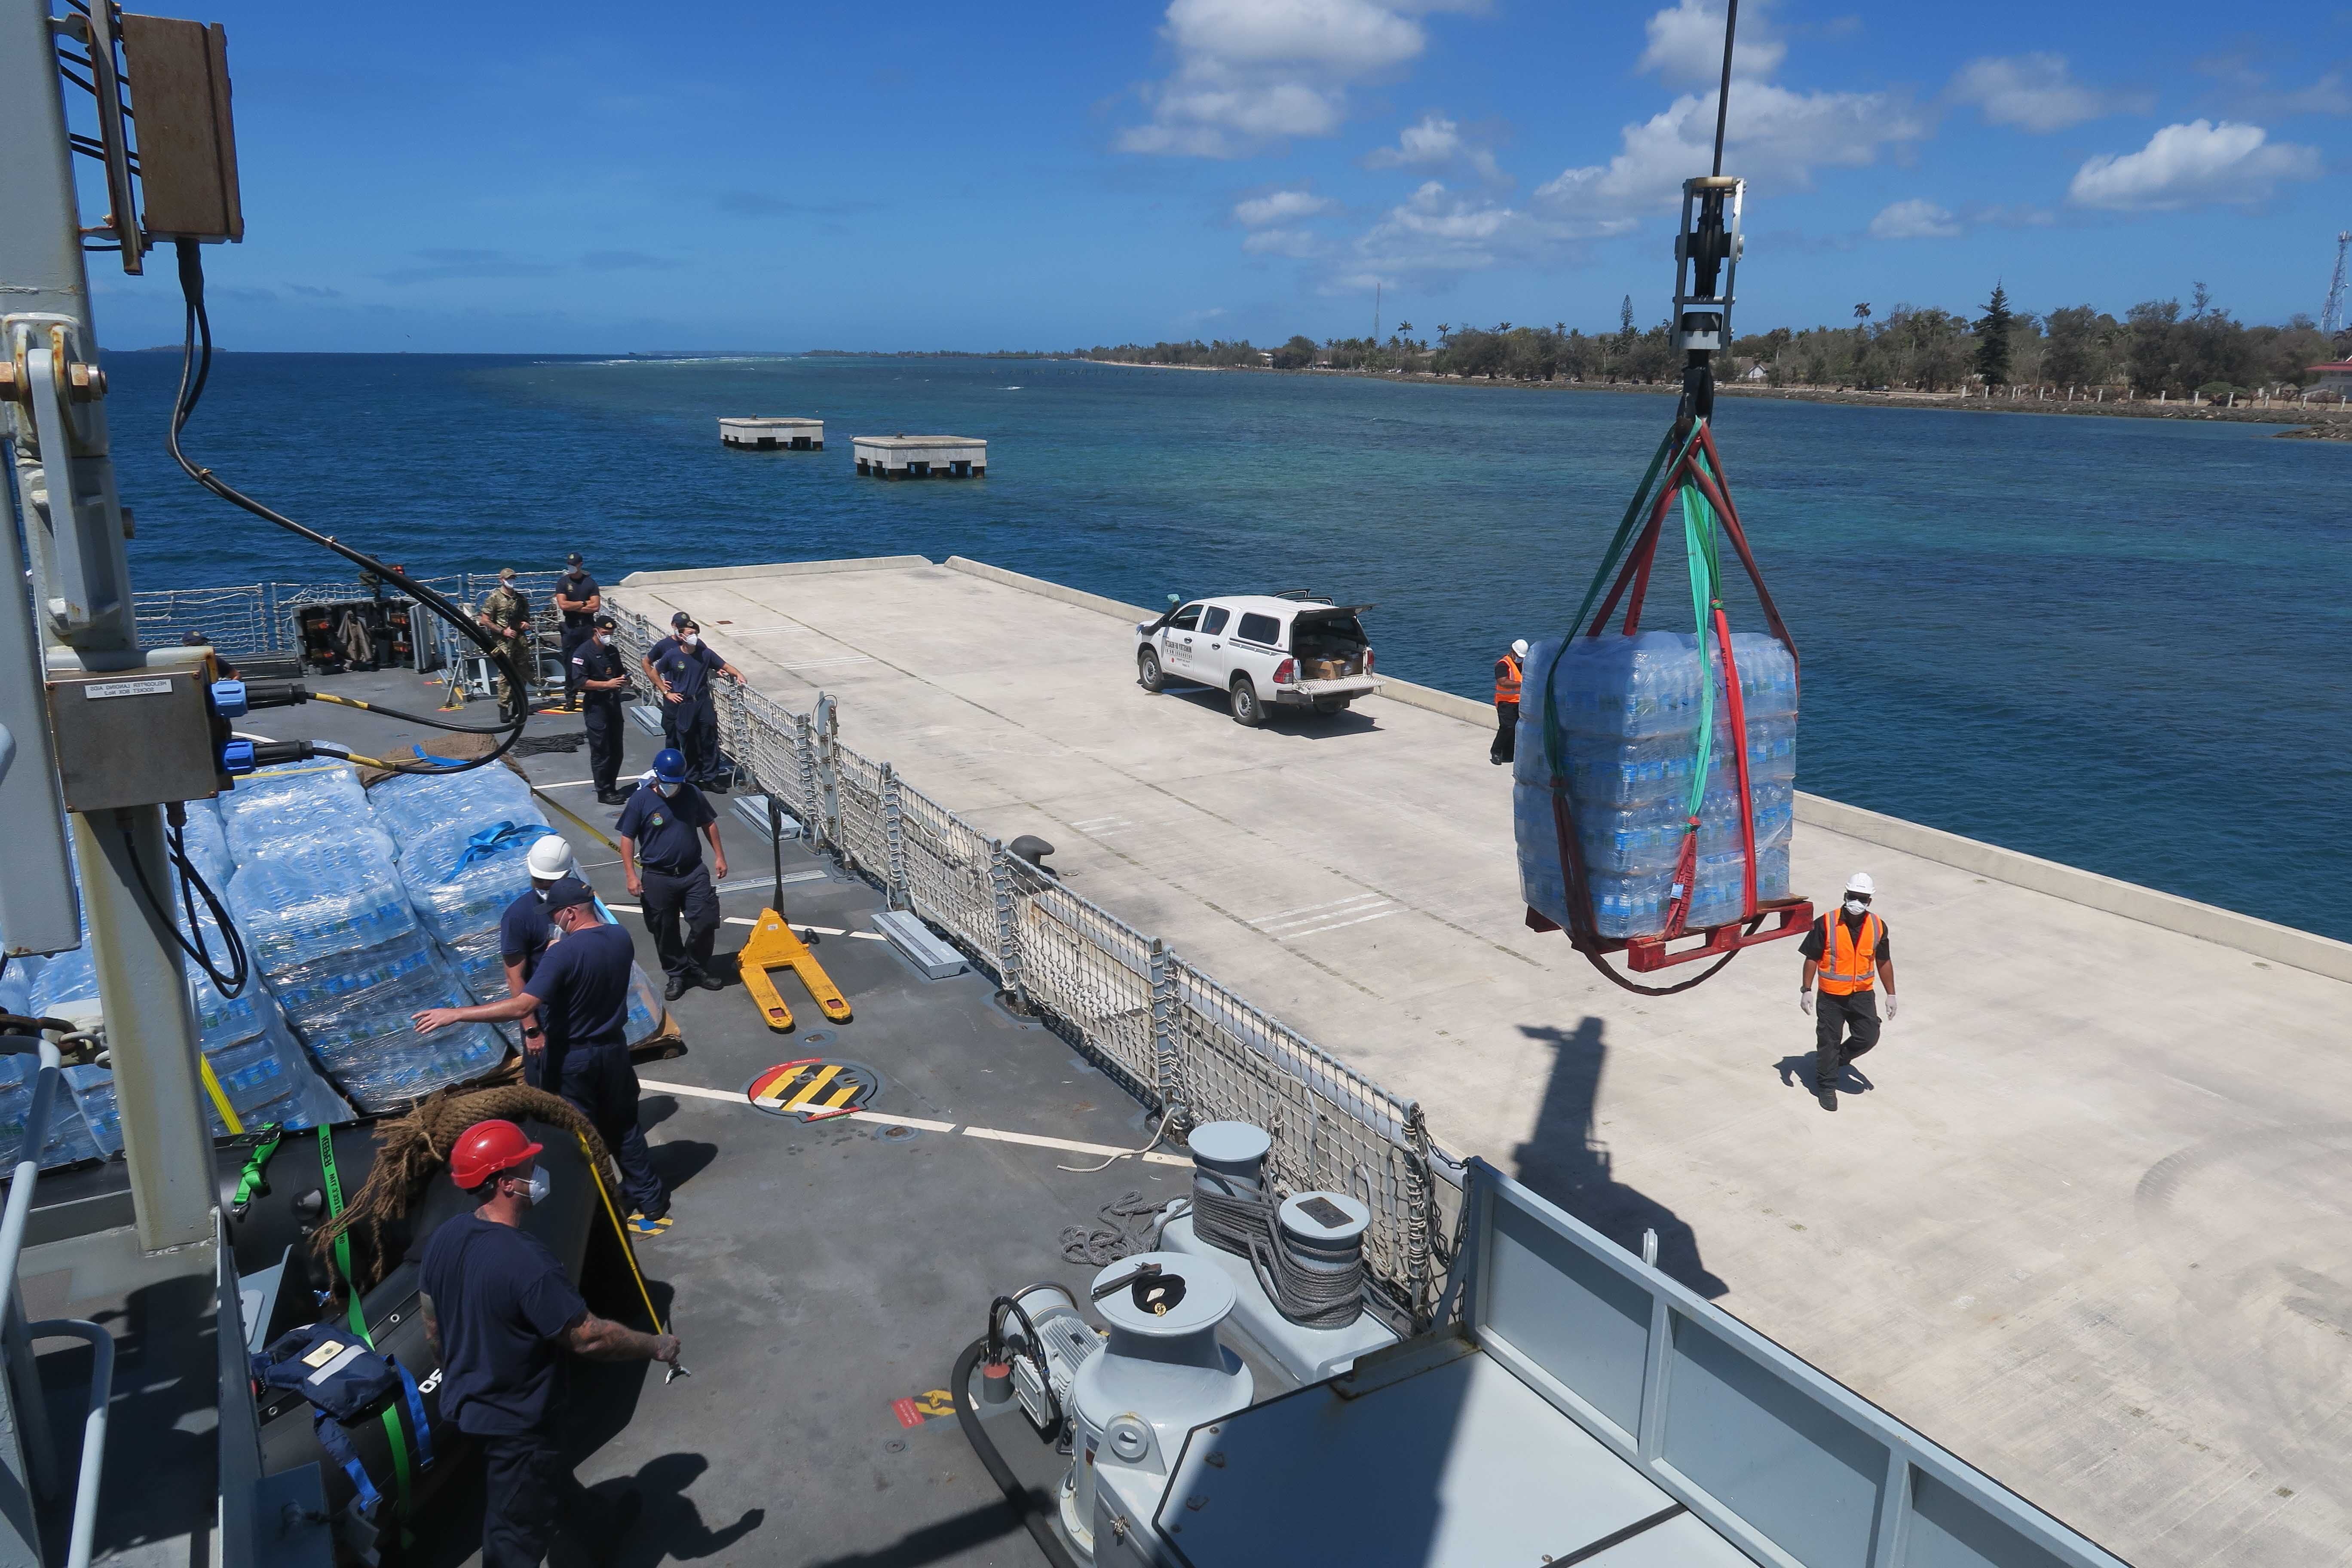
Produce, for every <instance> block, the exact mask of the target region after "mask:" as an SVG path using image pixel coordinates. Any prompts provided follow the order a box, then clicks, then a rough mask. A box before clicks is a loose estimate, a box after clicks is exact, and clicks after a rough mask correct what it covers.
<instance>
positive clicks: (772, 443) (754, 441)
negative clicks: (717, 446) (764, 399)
mask: <svg viewBox="0 0 2352 1568" xmlns="http://www.w3.org/2000/svg"><path fill="white" fill-rule="evenodd" d="M719 440H720V441H721V442H723V443H724V444H726V445H727V446H730V447H741V448H743V449H744V450H746V451H754V452H776V451H791V452H822V451H824V420H822V419H786V418H764V417H762V418H740V419H721V420H720V421H719Z"/></svg>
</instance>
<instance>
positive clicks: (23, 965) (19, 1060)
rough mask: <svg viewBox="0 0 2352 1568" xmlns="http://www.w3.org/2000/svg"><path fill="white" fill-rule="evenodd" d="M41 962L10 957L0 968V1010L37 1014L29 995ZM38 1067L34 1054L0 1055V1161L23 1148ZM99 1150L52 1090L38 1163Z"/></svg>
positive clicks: (9, 1161)
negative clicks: (3, 968) (53, 1099)
mask: <svg viewBox="0 0 2352 1568" xmlns="http://www.w3.org/2000/svg"><path fill="white" fill-rule="evenodd" d="M47 966H48V961H47V960H46V959H42V958H12V959H10V960H9V961H8V972H7V973H5V974H0V1013H15V1014H17V1015H18V1016H25V1015H27V1014H38V1013H39V1012H40V1007H39V1006H38V1005H37V1002H36V1001H35V998H36V997H37V995H38V994H39V993H40V977H41V972H42V971H43V970H44V969H46V968H47ZM40 1068H41V1064H40V1060H39V1058H37V1057H34V1056H30V1055H8V1056H0V1167H8V1166H14V1165H15V1164H16V1161H17V1158H18V1157H19V1155H20V1153H21V1152H22V1151H23V1148H24V1143H25V1119H26V1117H28V1116H30V1115H31V1114H32V1110H33V1079H34V1078H35V1076H36V1075H37V1074H38V1073H39V1071H40ZM99 1153H100V1150H99V1148H98V1146H97V1145H96V1144H95V1143H94V1142H92V1141H91V1139H90V1133H89V1127H88V1126H87V1125H86V1124H85V1123H84V1122H83V1121H82V1115H81V1111H80V1110H79V1109H78V1108H77V1107H76V1106H75V1104H74V1101H73V1098H72V1096H70V1095H64V1094H60V1095H59V1096H58V1098H57V1101H56V1103H55V1104H53V1105H52V1106H51V1107H50V1108H49V1130H48V1134H47V1137H45V1138H43V1139H42V1140H41V1164H42V1166H43V1168H44V1169H46V1168H47V1167H50V1166H54V1165H70V1164H72V1163H74V1162H75V1161H77V1160H92V1159H96V1158H97V1157H98V1155H99Z"/></svg>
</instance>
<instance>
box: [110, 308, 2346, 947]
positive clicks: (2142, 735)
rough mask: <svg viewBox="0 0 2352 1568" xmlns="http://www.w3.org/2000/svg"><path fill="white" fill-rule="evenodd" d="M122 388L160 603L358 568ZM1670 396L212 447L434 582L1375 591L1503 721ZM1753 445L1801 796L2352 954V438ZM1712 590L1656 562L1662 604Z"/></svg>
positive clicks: (597, 412) (403, 436)
mask: <svg viewBox="0 0 2352 1568" xmlns="http://www.w3.org/2000/svg"><path fill="white" fill-rule="evenodd" d="M109 368H110V376H111V379H112V384H113V386H114V389H115V390H114V392H113V395H111V397H110V404H109V406H110V415H111V418H112V421H113V429H114V433H115V444H116V447H117V449H118V450H117V460H118V464H119V467H120V469H121V476H122V485H123V491H124V497H125V500H127V501H129V502H130V503H131V505H132V506H133V507H134V508H135V509H136V510H137V511H138V515H139V538H138V542H137V543H136V544H135V546H134V547H133V548H134V565H135V567H136V570H137V572H138V574H139V580H140V582H141V583H142V585H146V586H161V585H163V584H167V583H178V584H215V583H232V582H250V581H254V580H257V579H259V578H263V577H307V578H318V577H320V576H335V575H339V573H338V572H336V571H335V569H334V563H331V562H330V561H327V560H325V559H323V558H321V557H320V556H319V555H318V553H317V552H310V551H308V550H307V549H305V548H304V547H302V546H300V545H299V543H298V542H295V541H293V540H292V539H290V538H289V537H287V536H284V535H280V534H277V533H274V532H272V531H268V530H266V529H265V528H263V527H262V526H261V525H260V524H258V523H252V522H249V521H247V520H245V519H244V518H243V517H242V515H241V514H238V513H235V512H232V511H230V510H228V509H226V508H225V507H222V506H220V505H219V504H218V503H215V502H214V501H212V500H209V499H208V498H206V497H205V496H203V495H202V494H201V493H200V492H198V491H197V490H196V489H194V487H193V486H191V485H190V484H189V483H188V482H187V481H186V480H185V479H184V478H182V477H181V476H180V475H179V473H178V472H177V470H176V469H174V468H172V467H171V466H170V463H169V460H168V458H165V456H164V455H163V424H164V418H165V415H166V413H167V410H168V406H169V399H170V394H171V388H172V384H173V382H174V381H175V379H176V377H177V373H178V360H177V358H176V356H173V355H165V354H155V353H142V354H125V355H117V356H114V357H113V359H112V360H111V362H110V367H109ZM1016 388H1017V390H1015V389H1016ZM1671 411H1672V405H1671V404H1670V403H1669V402H1668V401H1667V400H1666V399H1665V398H1664V397H1661V396H1654V395H1642V394H1608V393H1582V392H1578V393H1567V392H1551V393H1543V392H1529V391H1515V390H1503V389H1488V388H1479V387H1460V386H1435V385H1386V384H1376V383H1368V382H1363V381H1357V380H1342V379H1336V378H1335V379H1328V380H1327V379H1321V378H1314V377H1305V376H1253V375H1234V374H1199V373H1186V372H1175V371H1150V370H1139V369H1133V368H1128V367H1120V366H1106V365H1091V364H1083V363H1048V362H1021V361H1001V362H1000V361H976V360H895V359H884V360H868V359H834V358H825V359H800V360H698V361H623V362H617V363H616V362H602V361H589V360H524V359H514V358H493V357H487V356H486V357H478V358H476V357H453V356H411V355H350V356H344V355H308V354H306V355H272V354H236V355H226V356H224V357H223V358H222V359H221V360H220V361H219V362H218V363H217V364H216V366H215V373H214V376H213V383H212V389H211V391H210V392H209V393H208V394H207V395H206V398H205V405H204V407H203V408H202V409H201V410H200V411H199V413H198V416H197V418H196V421H195V423H194V426H192V427H191V431H190V435H189V446H190V448H191V450H192V452H194V454H195V455H196V456H197V458H198V459H199V460H200V461H203V462H206V463H209V464H211V465H213V466H214V467H215V468H219V469H220V470H221V471H222V472H223V473H224V474H226V475H227V476H228V477H230V478H231V479H233V480H235V481H236V482H237V483H239V484H241V485H242V486H244V487H245V488H246V489H248V490H251V491H253V492H254V493H255V494H257V495H258V496H260V497H262V498H263V499H265V500H269V501H271V502H273V503H274V504H276V505H278V507H279V508H280V509H281V510H289V511H290V512H293V513H294V514H295V515H298V516H300V517H302V518H304V519H305V520H306V521H311V522H314V523H316V524H317V525H319V526H320V527H322V528H325V529H327V530H329V531H333V532H337V533H339V534H341V535H343V536H345V537H347V538H350V539H352V540H355V541H358V542H362V543H363V544H365V545H367V546H368V547H370V548H373V549H375V550H376V551H377V552H380V553H383V554H384V555H385V556H387V557H388V558H390V559H394V560H397V561H400V562H402V563H404V564H405V565H407V566H408V567H410V568H411V569H413V570H420V571H434V572H445V571H452V570H457V569H463V568H473V569H482V568H488V567H495V566H499V565H501V564H506V563H509V562H511V563H515V564H518V565H522V566H526V567H551V566H554V565H556V564H558V563H560V562H561V559H562V552H564V551H565V550H567V549H570V548H573V547H577V548H579V549H580V550H582V551H583V552H586V553H587V554H588V556H589V557H590V560H591V563H592V566H593V568H594V569H595V570H596V571H598V572H599V573H600V574H604V575H605V577H606V580H608V581H610V580H612V579H613V578H616V577H618V576H619V575H621V574H623V573H625V572H627V571H631V570H639V569H648V568H657V567H669V566H691V565H702V564H710V563H729V562H752V561H767V560H780V559H794V558H805V557H817V556H831V555H875V554H886V553H897V552H912V553H918V554H923V555H928V556H930V557H932V558H933V559H939V558H941V557H944V556H946V555H949V554H963V555H969V556H973V557H976V558H978V559H981V560H985V561H992V562H995V563H999V564H1002V565H1005V566H1009V567H1012V568H1014V569H1015V570H1019V571H1024V572H1029V573H1034V574H1036V575H1039V576H1043V577H1049V578H1052V579H1054V580H1055V581H1057V582H1063V583H1068V584H1073V585H1075V586H1078V587H1083V588H1088V589H1092V590H1094V591H1096V592H1098V593H1104V594H1109V595H1116V596H1118V597H1120V598H1124V599H1127V600H1129V601H1132V602H1135V603H1138V604H1150V603H1157V602H1159V601H1160V598H1161V597H1162V595H1165V594H1168V593H1180V594H1185V595H1192V594H1201V593H1210V592H1216V591H1232V590H1242V589H1256V588H1283V587H1307V588H1312V589H1314V590H1316V591H1317V592H1319V593H1324V594H1328V595H1334V596H1338V597H1344V598H1348V599H1352V600H1356V601H1358V602H1370V603H1372V604H1375V605H1378V606H1379V607H1378V609H1377V611H1376V612H1375V613H1374V614H1373V615H1372V616H1370V627H1371V630H1372V632H1373V636H1374V639H1375V641H1376V643H1377V644H1378V646H1379V648H1380V652H1381V668H1382V669H1383V671H1385V672H1387V673H1390V674H1393V675H1397V676H1402V677H1404V678H1406V679H1412V680H1420V681H1424V682H1427V683H1428V684H1430V685H1433V686H1440V687H1444V688H1446V689H1451V690H1454V691H1460V692H1463V693H1465V694H1468V695H1471V696H1475V697H1484V696H1485V695H1486V689H1487V670H1488V668H1489V667H1490V665H1491V661H1492V658H1493V656H1494V653H1495V651H1496V648H1497V647H1499V646H1500V645H1501V644H1502V643H1503V642H1505V641H1507V639H1508V638H1509V637H1513V636H1527V637H1538V636H1540V635H1542V634H1543V633H1545V632H1546V631H1549V630H1555V629H1557V628H1558V627H1559V625H1560V624H1561V623H1562V622H1564V621H1565V619H1566V617H1567V616H1568V615H1569V614H1570V612H1572V611H1573V609H1574V608H1575V605H1576V603H1577V601H1578V599H1579V598H1580V596H1581V594H1582V592H1583V589H1584V585H1585V583H1586V581H1587V579H1588V578H1589V576H1590V575H1591V571H1592V569H1593V566H1594V564H1595V563H1596V562H1597V558H1598V555H1599V552H1600V551H1601V547H1602V546H1603V544H1604V543H1605V542H1606V539H1607V536H1608V533H1609V531H1610V530H1611V529H1612V528H1613V527H1614V526H1615V523H1616V521H1617V516H1618V514H1619V512H1620V511H1621V510H1622V508H1623V506H1624V504H1625V501H1626V499H1627V497H1628V496H1629V494H1630V492H1631V490H1632V488H1633V484H1634V482H1635V481H1636V480H1637V479H1639V477H1640V470H1641V468H1642V465H1643V462H1644V461H1645V460H1646V459H1647V458H1648V456H1649V453H1650V450H1651V448H1652V447H1654V445H1655V443H1656V441H1657V439H1658V437H1659V435H1660V434H1661V432H1662V431H1663V429H1664V424H1665V421H1666V419H1667V418H1668V416H1669V415H1670V413H1671ZM730 414H793V415H821V416H824V419H825V420H826V422H827V433H828V435H829V436H830V437H831V438H832V443H833V444H832V447H831V449H829V450H827V451H825V452H824V453H818V454H799V455H793V454H766V455H751V454H740V453H730V452H727V451H724V450H722V449H721V448H720V447H719V443H718V437H717V427H716V426H715V424H714V423H713V422H714V420H715V419H716V418H717V417H718V416H720V415H730ZM894 430H909V431H926V432H928V431H941V430H944V431H950V432H953V433H956V434H962V435H975V436H984V437H988V438H989V441H990V443H991V445H990V449H989V458H990V464H989V475H988V478H987V479H984V480H980V481H973V482H966V483H948V482H934V483H929V484H888V485H886V484H881V483H877V482H874V481H870V480H866V481H861V480H859V479H856V477H855V475H854V474H853V473H852V471H851V458H850V452H849V439H848V438H849V437H850V436H851V435H853V434H857V433H875V432H885V433H887V432H889V431H894ZM1717 438H1718V440H1719V441H1720V442H1721V444H1722V447H1723V451H1724V458H1725V461H1726V463H1727V466H1728V468H1729V470H1730V474H1731V478H1732V481H1733V484H1734V487H1735V492H1736V497H1737V499H1738V501H1739V504H1740V510H1741V513H1742V516H1743V517H1744V518H1745V520H1746V521H1747V522H1748V530H1749V532H1750V534H1751V536H1752V538H1753V539H1754V541H1755V544H1756V550H1757V553H1758V555H1759V558H1760V560H1761V563H1762V565H1763V567H1764V570H1765V573H1766V574H1767V577H1768V580H1769V583H1770V584H1771V587H1772V590H1773V593H1774V595H1775V597H1776V598H1777V599H1778V600H1779V602H1780V606H1781V609H1782V611H1783V613H1784V614H1785V615H1786V616H1787V617H1788V620H1789V622H1790V626H1791V628H1792V630H1793V631H1794V633H1795V636H1796V638H1797V642H1798V646H1799V648H1800V651H1801V655H1802V658H1803V662H1804V680H1805V687H1804V717H1803V728H1802V739H1801V752H1800V758H1799V768H1800V772H1799V781H1798V782H1799V784H1800V785H1801V787H1804V788H1807V789H1811V790H1813V791H1816V792H1818V793H1821V794H1823V795H1832V796H1835V797H1837V798H1839V799H1843V800H1848V801H1852V802H1853V803H1855V804H1857V805H1866V806H1870V807H1874V808H1875V809H1878V810H1881V811H1887V812H1893V813H1895V814H1896V815H1898V816H1906V817H1910V818H1913V819H1915V820H1916V821H1920V822H1926V823H1929V824H1932V825H1934V826H1938V827H1943V828H1947V829H1949V830H1951V831H1953V832H1956V833H1962V834H1967V835H1969V836H1971V837H1980V838H1987V839H1990V840H1992V841H1994V842H1996V843H2000V844H2005V845H2008V846H2010V847H2014V848H2018V849H2022V850H2025V851H2028V852H2030V853H2032V854H2036V855H2042V856H2047V857H2049V858H2053V859H2057V860H2063V861H2067V862H2070V863H2072V864H2074V865H2078V866H2084V867H2087V868H2092V869H2094V870H2098V871H2103V872H2105V873H2107V874H2109V875H2111V876H2116V877H2121V878H2125V879H2129V880H2132V881H2137V882H2144V883H2147V884H2150V885H2152V886H2155V887H2159V888H2165V889H2170V890H2172V891H2175V892H2179V893H2183V894H2186V895H2188V896H2189V897H2191V898H2197V899H2202V900H2210V901H2211V902H2214V903H2219V904H2223V905H2227V906H2229V907H2231V908H2233V909H2240V910H2246V911H2248V912H2250V913H2252V914H2257V915H2261V916H2263V917H2265V918H2267V919H2271V920H2276V921H2284V922H2286V923H2289V924H2293V925H2299V926H2303V927H2305V928H2307V929H2310V930H2313V931H2324V932H2326V933H2327V934H2329V935H2331V936H2336V937H2342V938H2347V939H2352V857H2347V851H2346V849H2345V844H2346V842H2347V837H2352V762H2348V761H2347V752H2348V751H2352V694H2347V675H2352V660H2347V656H2346V651H2345V650H2346V646H2347V645H2346V636H2347V631H2352V608H2347V602H2352V507H2347V504H2346V502H2345V500H2344V498H2345V497H2346V496H2347V494H2352V446H2347V445H2343V444H2337V443H2327V442H2304V441H2279V440H2273V439H2271V438H2270V433H2269V431H2268V430H2267V429H2266V428H2264V427H2260V426H2240V425H2231V426H2223V425H2182V424H2175V423H2169V422H2158V421H2154V420H2129V419H2099V418H2080V417H2071V418H2070V417H2065V416H1959V415H1955V414H1947V413H1937V412H1920V411H1914V410H1902V409H1875V408H1847V407H1825V406H1818V405H1807V404H1797V403H1779V402H1766V401H1760V400H1758V401H1745V400H1738V401H1734V400H1727V402H1726V404H1725V405H1724V406H1723V407H1722V408H1721V409H1720V410H1719V412H1718V418H1717ZM1677 602H1679V603H1680V604H1681V605H1685V606H1686V605H1687V604H1688V595H1687V591H1686V590H1685V589H1684V588H1683V587H1682V586H1681V584H1680V581H1679V577H1678V575H1677V576H1675V577H1668V576H1663V575H1662V576H1661V578H1660V580H1659V584H1658V585H1657V587H1656V588H1655V589H1654V592H1653V604H1654V609H1655V612H1656V620H1657V624H1664V625H1669V626H1673V625H1682V624H1685V622H1686V619H1687V616H1688V610H1687V608H1686V607H1685V608H1684V609H1683V610H1682V611H1681V616H1683V618H1684V619H1683V620H1682V621H1677V620H1676V618H1675V614H1676V612H1675V605H1676V604H1677ZM1745 624H1747V625H1750V626H1752V625H1755V624H1756V621H1755V618H1754V617H1753V616H1752V615H1751V616H1748V619H1747V621H1746V623H1745ZM1104 674H1105V675H1106V677H1107V678H1108V679H1127V671H1126V670H1125V668H1124V667H1121V668H1117V669H1108V670H1106V671H1105V672H1104ZM2019 935H2020V937H2021V939H2024V940H2030V939H2031V935H2032V933H2030V932H2021V933H2019Z"/></svg>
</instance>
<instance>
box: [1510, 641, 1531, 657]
mask: <svg viewBox="0 0 2352 1568" xmlns="http://www.w3.org/2000/svg"><path fill="white" fill-rule="evenodd" d="M1511 651H1512V652H1513V653H1515V654H1517V655H1518V656H1519V657H1520V658H1527V657H1528V639H1527V638H1525V637H1519V638H1517V639H1515V640H1514V641H1513V642H1512V644H1511Z"/></svg>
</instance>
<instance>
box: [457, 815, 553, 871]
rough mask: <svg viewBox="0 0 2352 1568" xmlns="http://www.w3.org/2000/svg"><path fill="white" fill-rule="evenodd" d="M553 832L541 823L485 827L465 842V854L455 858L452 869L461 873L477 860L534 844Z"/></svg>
mask: <svg viewBox="0 0 2352 1568" xmlns="http://www.w3.org/2000/svg"><path fill="white" fill-rule="evenodd" d="M553 831H554V829H552V828H551V827H549V826H547V825H546V824H545V823H541V822H501V823H499V825H498V826H495V827H485V828H483V829H482V830H481V831H480V832H479V833H477V834H475V835H474V836H473V837H471V838H468V839H467V840H466V850H465V853H464V854H462V855H459V856H458V857H457V866H456V867H454V868H453V869H455V870H460V871H462V870H464V869H465V868H467V867H468V866H470V865H472V864H473V863H474V862H475V861H477V860H487V859H488V858H490V857H491V856H493V855H496V854H497V853H499V851H500V850H502V849H511V848H513V847H516V846H518V845H522V844H530V843H533V842H536V841H537V840H539V839H541V838H544V837H547V836H548V835H549V834H550V833H551V832H553Z"/></svg>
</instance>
